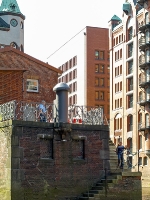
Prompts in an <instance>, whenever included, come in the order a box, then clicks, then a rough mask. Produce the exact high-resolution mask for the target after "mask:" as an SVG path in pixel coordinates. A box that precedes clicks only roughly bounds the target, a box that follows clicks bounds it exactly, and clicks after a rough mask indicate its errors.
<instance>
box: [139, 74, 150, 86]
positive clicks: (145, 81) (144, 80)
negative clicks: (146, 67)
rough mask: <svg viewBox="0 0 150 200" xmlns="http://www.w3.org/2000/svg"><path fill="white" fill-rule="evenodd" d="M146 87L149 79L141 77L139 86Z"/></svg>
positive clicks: (149, 82) (149, 81)
mask: <svg viewBox="0 0 150 200" xmlns="http://www.w3.org/2000/svg"><path fill="white" fill-rule="evenodd" d="M147 85H150V77H144V76H143V77H141V78H139V86H140V87H141V88H145V87H146V86H147Z"/></svg>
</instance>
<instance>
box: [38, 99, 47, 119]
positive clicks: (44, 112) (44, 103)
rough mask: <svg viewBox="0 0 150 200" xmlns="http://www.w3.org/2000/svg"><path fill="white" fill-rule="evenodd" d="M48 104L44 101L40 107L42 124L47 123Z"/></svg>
mask: <svg viewBox="0 0 150 200" xmlns="http://www.w3.org/2000/svg"><path fill="white" fill-rule="evenodd" d="M45 105H46V102H45V101H44V100H43V101H42V103H41V104H40V105H39V115H40V122H46V112H47V111H46V106H45Z"/></svg>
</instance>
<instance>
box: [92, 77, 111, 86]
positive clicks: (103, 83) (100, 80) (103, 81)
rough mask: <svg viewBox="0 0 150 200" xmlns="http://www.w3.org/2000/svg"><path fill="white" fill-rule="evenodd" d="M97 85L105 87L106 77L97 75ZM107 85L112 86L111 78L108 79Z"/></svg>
mask: <svg viewBox="0 0 150 200" xmlns="http://www.w3.org/2000/svg"><path fill="white" fill-rule="evenodd" d="M95 86H96V87H104V86H105V78H98V77H95ZM107 87H110V79H109V78H108V79H107Z"/></svg>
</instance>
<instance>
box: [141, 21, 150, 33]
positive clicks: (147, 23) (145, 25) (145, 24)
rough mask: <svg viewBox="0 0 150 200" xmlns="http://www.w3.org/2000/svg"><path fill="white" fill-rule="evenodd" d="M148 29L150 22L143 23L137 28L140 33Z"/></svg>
mask: <svg viewBox="0 0 150 200" xmlns="http://www.w3.org/2000/svg"><path fill="white" fill-rule="evenodd" d="M149 28H150V20H146V21H145V23H143V24H141V25H140V26H139V31H140V32H141V33H145V30H146V29H149Z"/></svg>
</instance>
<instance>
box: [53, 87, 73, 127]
mask: <svg viewBox="0 0 150 200" xmlns="http://www.w3.org/2000/svg"><path fill="white" fill-rule="evenodd" d="M69 90H70V87H69V86H68V85H67V84H66V83H58V84H57V85H56V86H55V87H54V88H53V91H54V92H56V100H55V101H54V119H55V122H57V123H60V122H63V123H67V122H68V91H69Z"/></svg>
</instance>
